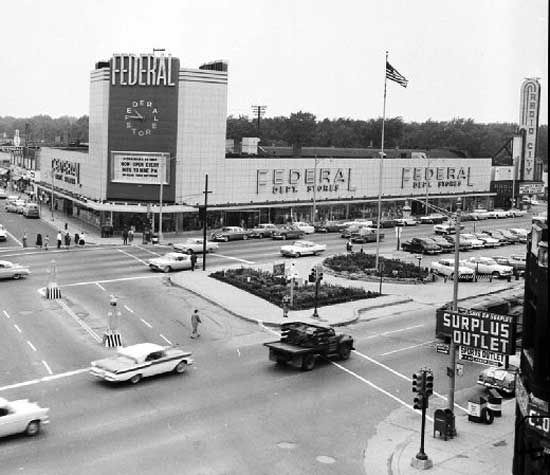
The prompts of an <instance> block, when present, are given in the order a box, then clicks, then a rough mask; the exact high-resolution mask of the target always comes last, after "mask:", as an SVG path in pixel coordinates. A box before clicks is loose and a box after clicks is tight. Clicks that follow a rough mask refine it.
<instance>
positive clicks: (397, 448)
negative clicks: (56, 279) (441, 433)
mask: <svg viewBox="0 0 550 475" xmlns="http://www.w3.org/2000/svg"><path fill="white" fill-rule="evenodd" d="M433 399H434V398H432V399H430V408H429V410H428V412H427V415H430V416H433V412H434V410H435V407H433V408H432V407H431V406H432V404H431V401H432V400H433ZM514 402H515V399H509V400H505V401H503V405H502V417H499V418H495V421H494V422H493V424H491V425H486V424H478V423H475V422H470V421H468V416H467V415H466V414H464V413H463V412H462V411H457V412H455V415H456V430H457V433H458V436H457V437H456V438H454V439H450V440H447V441H445V440H443V439H442V438H439V437H438V438H434V437H433V422H431V421H428V420H426V432H425V443H424V451H425V453H426V454H427V455H428V457H429V458H430V460H431V461H432V462H433V467H432V468H431V469H429V470H427V471H426V472H425V473H429V474H434V475H435V474H437V475H449V474H451V475H452V474H464V475H466V474H467V475H507V474H511V473H512V458H513V452H514V451H513V448H514V421H515V404H514ZM376 429H377V431H376V434H375V435H374V436H373V437H371V439H370V440H369V441H368V442H367V448H366V450H365V457H364V466H365V472H366V473H367V475H381V474H390V475H412V474H416V475H417V474H419V473H422V471H421V470H418V469H416V468H413V467H411V460H412V459H413V457H415V456H416V454H417V453H418V451H419V448H420V414H419V413H418V414H414V413H413V412H412V411H411V410H409V409H406V408H400V409H397V410H395V411H394V412H392V413H391V414H390V415H389V417H387V418H386V419H385V420H384V421H382V422H381V423H380V424H378V426H377V428H376Z"/></svg>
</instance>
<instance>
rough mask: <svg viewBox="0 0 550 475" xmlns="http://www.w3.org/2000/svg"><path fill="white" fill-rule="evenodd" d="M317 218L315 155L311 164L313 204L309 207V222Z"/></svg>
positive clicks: (313, 221)
mask: <svg viewBox="0 0 550 475" xmlns="http://www.w3.org/2000/svg"><path fill="white" fill-rule="evenodd" d="M316 220H317V155H315V164H314V166H313V206H312V207H311V224H313V223H315V221H316Z"/></svg>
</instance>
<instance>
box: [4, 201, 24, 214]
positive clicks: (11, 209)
mask: <svg viewBox="0 0 550 475" xmlns="http://www.w3.org/2000/svg"><path fill="white" fill-rule="evenodd" d="M24 204H25V200H19V199H17V200H10V199H9V198H8V200H6V205H5V206H4V209H5V210H6V211H7V212H8V213H17V210H18V209H19V207H21V206H23V205H24Z"/></svg>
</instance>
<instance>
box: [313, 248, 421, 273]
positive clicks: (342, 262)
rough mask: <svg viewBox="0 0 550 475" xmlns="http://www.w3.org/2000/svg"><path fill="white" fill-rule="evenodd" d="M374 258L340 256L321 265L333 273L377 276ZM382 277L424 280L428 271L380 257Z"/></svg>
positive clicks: (371, 255) (369, 255)
mask: <svg viewBox="0 0 550 475" xmlns="http://www.w3.org/2000/svg"><path fill="white" fill-rule="evenodd" d="M375 263H376V256H375V255H374V254H363V253H360V252H356V253H353V254H340V255H337V256H332V257H328V258H327V259H325V261H324V262H323V264H324V265H325V266H327V267H328V268H329V269H332V270H333V271H335V272H350V273H363V274H365V275H373V276H379V275H380V274H379V273H378V270H377V269H376V268H375ZM380 264H381V267H382V275H383V276H384V277H396V276H397V277H400V278H414V279H419V278H421V279H424V278H426V277H427V276H428V274H429V271H428V270H427V269H426V268H420V269H419V268H418V266H416V265H415V264H411V263H409V262H404V261H401V260H399V259H388V258H385V257H380Z"/></svg>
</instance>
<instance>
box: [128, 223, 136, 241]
mask: <svg viewBox="0 0 550 475" xmlns="http://www.w3.org/2000/svg"><path fill="white" fill-rule="evenodd" d="M135 232H136V228H135V226H130V230H129V231H128V241H129V242H130V244H132V241H133V240H134V233H135Z"/></svg>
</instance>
